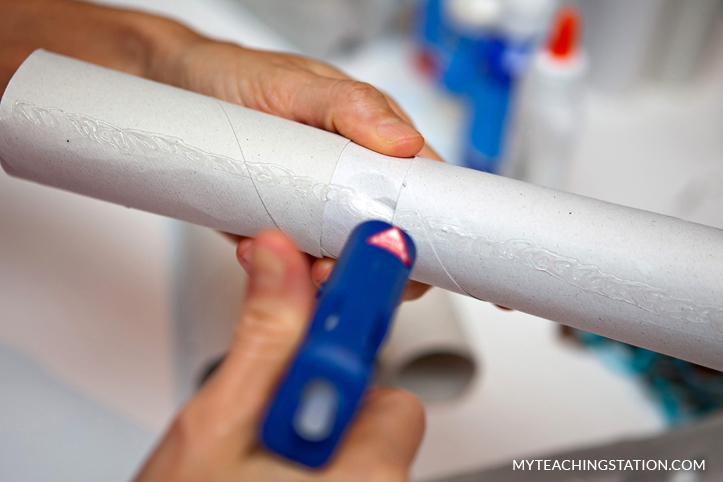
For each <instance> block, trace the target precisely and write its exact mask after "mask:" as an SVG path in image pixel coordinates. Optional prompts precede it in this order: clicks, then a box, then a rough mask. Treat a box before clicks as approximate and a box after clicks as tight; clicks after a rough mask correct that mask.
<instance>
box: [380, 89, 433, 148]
mask: <svg viewBox="0 0 723 482" xmlns="http://www.w3.org/2000/svg"><path fill="white" fill-rule="evenodd" d="M384 98H385V99H386V100H387V103H388V104H389V106H390V107H391V108H392V110H393V111H394V112H395V113H396V114H397V115H398V116H399V117H401V118H402V119H404V120H406V121H407V122H408V123H409V124H410V125H412V126H413V125H414V124H413V123H412V121H411V119H410V118H409V116H408V115H407V113H406V112H404V110H402V108H401V107H399V104H397V102H396V101H395V100H394V99H392V98H391V97H390V96H389V95H388V94H384ZM416 155H418V156H421V157H426V158H427V159H432V160H435V161H442V162H444V160H443V159H442V158H441V157H440V155H439V154H437V152H436V151H435V150H434V149H432V148H431V147H429V145H428V144H424V147H422V150H421V151H419V152H418V153H417V154H416Z"/></svg>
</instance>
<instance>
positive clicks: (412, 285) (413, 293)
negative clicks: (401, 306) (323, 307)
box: [311, 258, 431, 301]
mask: <svg viewBox="0 0 723 482" xmlns="http://www.w3.org/2000/svg"><path fill="white" fill-rule="evenodd" d="M335 263H336V261H335V260H334V259H332V258H321V259H317V260H315V261H314V262H313V264H312V265H311V279H312V281H313V282H314V284H315V285H316V286H321V284H322V283H323V282H324V281H326V280H327V279H328V278H329V275H330V274H331V271H332V270H333V269H334V264H335ZM429 288H431V286H429V285H426V284H424V283H420V282H418V281H414V280H409V281H408V282H407V287H406V289H405V290H404V295H403V296H402V300H403V301H412V300H416V299H418V298H420V297H421V296H422V295H423V294H424V293H426V292H427V290H429Z"/></svg>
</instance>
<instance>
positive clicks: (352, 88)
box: [341, 80, 384, 106]
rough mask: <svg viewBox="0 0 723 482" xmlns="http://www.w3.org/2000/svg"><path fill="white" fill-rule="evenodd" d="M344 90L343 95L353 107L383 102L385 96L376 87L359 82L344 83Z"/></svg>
mask: <svg viewBox="0 0 723 482" xmlns="http://www.w3.org/2000/svg"><path fill="white" fill-rule="evenodd" d="M342 85H343V86H344V88H343V89H342V92H341V94H342V95H343V97H344V98H345V99H346V101H347V102H349V103H350V104H352V105H355V106H360V105H366V104H369V103H370V102H377V101H379V100H383V99H384V96H383V95H382V93H381V92H379V91H378V90H377V89H376V88H375V87H374V86H372V85H370V84H367V83H366V82H360V81H358V80H348V81H344V82H343V83H342Z"/></svg>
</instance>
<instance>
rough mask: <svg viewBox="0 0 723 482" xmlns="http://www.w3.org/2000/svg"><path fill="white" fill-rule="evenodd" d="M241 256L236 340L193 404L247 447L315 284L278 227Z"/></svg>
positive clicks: (301, 324)
mask: <svg viewBox="0 0 723 482" xmlns="http://www.w3.org/2000/svg"><path fill="white" fill-rule="evenodd" d="M248 241H249V242H251V241H252V240H248ZM241 244H244V242H242V243H240V246H241ZM243 257H244V258H245V259H246V261H247V263H248V271H249V283H248V288H247V293H246V298H245V301H244V306H243V312H242V314H241V318H240V321H239V323H238V325H237V326H236V333H235V336H234V340H233V342H232V345H231V347H230V348H229V350H228V353H227V355H226V358H225V360H224V362H223V363H222V364H221V366H220V367H219V368H218V370H217V372H216V373H215V374H214V375H213V376H212V377H211V378H210V379H209V380H208V382H207V383H206V384H205V385H204V387H203V388H202V390H201V391H200V392H199V393H198V394H197V396H196V399H197V400H196V403H195V406H194V409H195V410H196V412H198V413H201V412H203V413H205V415H203V419H204V421H205V423H206V424H208V425H209V426H210V427H211V428H209V430H213V429H214V427H216V428H217V429H218V430H222V431H224V432H226V433H229V434H230V435H231V436H233V437H235V438H236V440H237V441H238V442H239V443H240V444H241V447H246V448H247V447H250V446H251V445H252V444H253V441H254V439H255V431H256V428H257V424H258V419H259V417H260V416H261V414H262V412H263V411H264V409H265V407H266V405H267V403H268V401H269V399H270V398H271V395H272V393H273V391H274V389H275V387H276V385H277V383H278V381H279V378H280V376H281V374H282V373H283V372H284V370H285V368H286V366H287V365H288V363H289V362H290V360H291V357H292V356H293V353H294V352H295V350H296V347H297V345H298V343H299V342H300V340H301V338H302V336H303V334H304V332H305V330H306V324H307V320H308V319H309V315H310V312H311V308H312V303H313V298H314V287H313V284H312V283H311V281H310V277H309V267H308V263H307V261H306V259H305V258H304V256H303V255H302V253H299V252H298V251H297V249H296V247H295V246H294V244H293V243H292V242H291V241H290V240H289V239H288V238H286V237H285V236H284V235H283V234H281V233H280V232H276V231H265V232H262V233H260V234H259V235H258V236H257V237H256V238H255V239H254V240H253V241H252V244H251V248H250V251H249V252H248V253H246V254H245V256H243ZM232 446H233V447H236V448H237V449H238V444H233V445H232Z"/></svg>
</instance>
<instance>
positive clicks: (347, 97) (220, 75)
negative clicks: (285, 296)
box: [148, 31, 441, 300]
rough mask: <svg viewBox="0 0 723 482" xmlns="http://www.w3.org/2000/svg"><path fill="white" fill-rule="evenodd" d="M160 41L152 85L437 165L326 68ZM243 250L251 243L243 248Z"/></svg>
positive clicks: (367, 88) (410, 130)
mask: <svg viewBox="0 0 723 482" xmlns="http://www.w3.org/2000/svg"><path fill="white" fill-rule="evenodd" d="M168 38H169V39H176V40H175V42H170V41H169V45H167V46H166V47H165V48H163V49H159V50H160V51H161V52H163V53H162V54H160V55H158V56H157V59H156V60H155V61H154V62H153V63H152V64H151V65H150V67H149V71H148V75H149V76H150V77H152V78H155V79H156V80H159V81H162V82H166V83H169V84H172V85H176V86H178V87H182V88H185V89H188V90H193V91H195V92H199V93H202V94H205V95H210V96H213V97H216V98H219V99H222V100H225V101H227V102H233V103H236V104H239V105H243V106H246V107H249V108H252V109H257V110H261V111H263V112H267V113H269V114H273V115H276V116H280V117H285V118H287V119H291V120H294V121H297V122H302V123H304V124H308V125H311V126H314V127H319V128H321V129H326V130H328V131H331V132H337V133H339V134H341V135H343V136H344V137H347V138H349V139H351V140H352V141H354V142H356V143H357V144H360V145H362V146H364V147H367V148H369V149H372V150H374V151H377V152H380V153H382V154H386V155H389V156H395V157H412V156H415V155H417V154H419V155H422V156H424V157H428V158H432V159H437V160H441V159H440V158H439V156H437V154H436V153H434V151H432V150H431V149H430V148H429V147H427V146H425V144H424V139H423V138H422V136H421V134H419V132H417V130H416V129H415V128H414V127H413V126H412V123H411V122H410V120H409V118H408V117H407V116H406V115H405V114H404V112H402V110H401V109H400V108H399V106H398V105H397V104H396V103H395V102H394V101H393V100H392V99H391V98H389V96H387V95H385V94H383V93H381V92H380V91H378V90H377V89H375V88H374V87H372V86H371V85H369V84H365V83H363V82H358V81H355V80H353V79H351V78H349V77H348V76H346V75H345V74H343V73H342V72H340V71H339V70H337V69H335V68H334V67H331V66H329V65H327V64H325V63H322V62H319V61H316V60H311V59H308V58H304V57H300V56H295V55H290V54H282V53H273V52H263V51H258V50H250V49H245V48H242V47H239V46H237V45H233V44H229V43H221V42H215V41H211V40H208V39H205V38H203V37H201V36H198V35H196V34H194V33H193V32H190V31H181V32H175V33H172V34H171V33H169V35H168ZM236 240H237V241H238V240H239V238H236ZM250 246H251V241H248V242H246V244H245V245H244V247H245V249H249V248H250ZM333 265H334V260H333V259H330V258H325V259H321V260H317V261H315V262H314V263H313V267H312V276H313V279H314V281H315V282H316V283H317V284H319V283H321V282H323V281H324V280H326V278H327V277H328V276H329V274H330V273H331V269H332V268H333ZM428 288H429V286H428V285H423V284H421V283H418V282H415V281H412V282H410V283H409V285H408V289H407V291H406V292H405V295H404V299H407V300H408V299H415V298H418V297H419V296H421V295H422V294H424V292H426V290H427V289H428Z"/></svg>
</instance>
